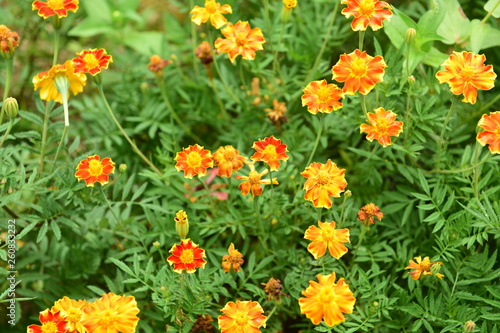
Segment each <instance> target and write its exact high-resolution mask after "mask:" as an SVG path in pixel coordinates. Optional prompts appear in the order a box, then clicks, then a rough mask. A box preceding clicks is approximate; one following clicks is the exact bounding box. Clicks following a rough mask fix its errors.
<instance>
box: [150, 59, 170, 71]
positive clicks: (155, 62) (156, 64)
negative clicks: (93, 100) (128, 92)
mask: <svg viewBox="0 0 500 333" xmlns="http://www.w3.org/2000/svg"><path fill="white" fill-rule="evenodd" d="M171 63H172V60H166V59H163V58H162V57H160V56H159V55H157V54H154V55H152V56H151V57H150V58H149V65H148V69H149V70H150V71H151V72H153V73H162V70H163V67H165V66H168V65H170V64H171Z"/></svg>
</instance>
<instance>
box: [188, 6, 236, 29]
mask: <svg viewBox="0 0 500 333" xmlns="http://www.w3.org/2000/svg"><path fill="white" fill-rule="evenodd" d="M232 12H233V9H232V8H231V6H230V5H222V6H221V5H220V3H218V2H215V0H205V7H200V6H194V8H193V9H192V10H191V11H190V12H189V14H193V17H191V21H193V22H194V23H195V24H197V25H200V24H202V23H205V22H208V20H210V23H211V24H212V25H213V26H214V27H215V29H219V28H221V27H222V26H223V25H224V24H226V23H227V19H226V18H225V17H224V16H223V15H222V14H230V13H232Z"/></svg>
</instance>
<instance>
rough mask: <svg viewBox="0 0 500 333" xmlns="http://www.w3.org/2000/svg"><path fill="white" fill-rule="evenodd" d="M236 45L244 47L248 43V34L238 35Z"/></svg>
mask: <svg viewBox="0 0 500 333" xmlns="http://www.w3.org/2000/svg"><path fill="white" fill-rule="evenodd" d="M235 42H236V45H238V46H239V47H244V46H245V45H246V42H247V35H246V34H238V35H237V36H236V39H235Z"/></svg>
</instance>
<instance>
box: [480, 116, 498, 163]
mask: <svg viewBox="0 0 500 333" xmlns="http://www.w3.org/2000/svg"><path fill="white" fill-rule="evenodd" d="M477 126H479V127H482V128H483V129H484V131H483V132H480V133H478V134H477V137H476V139H477V141H478V142H479V143H480V144H481V145H482V146H483V147H484V146H486V145H487V144H488V145H489V146H488V148H489V149H490V152H491V153H492V154H500V111H495V112H491V113H490V114H489V115H487V114H483V116H482V117H481V120H479V123H478V124H477Z"/></svg>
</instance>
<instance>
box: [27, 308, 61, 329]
mask: <svg viewBox="0 0 500 333" xmlns="http://www.w3.org/2000/svg"><path fill="white" fill-rule="evenodd" d="M39 319H40V323H42V325H41V326H40V325H34V324H33V325H30V326H28V333H47V332H50V333H66V332H67V327H66V325H68V322H67V321H66V320H64V319H63V317H62V316H61V314H60V313H59V312H52V311H50V310H49V309H46V310H44V311H42V312H40V316H39Z"/></svg>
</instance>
